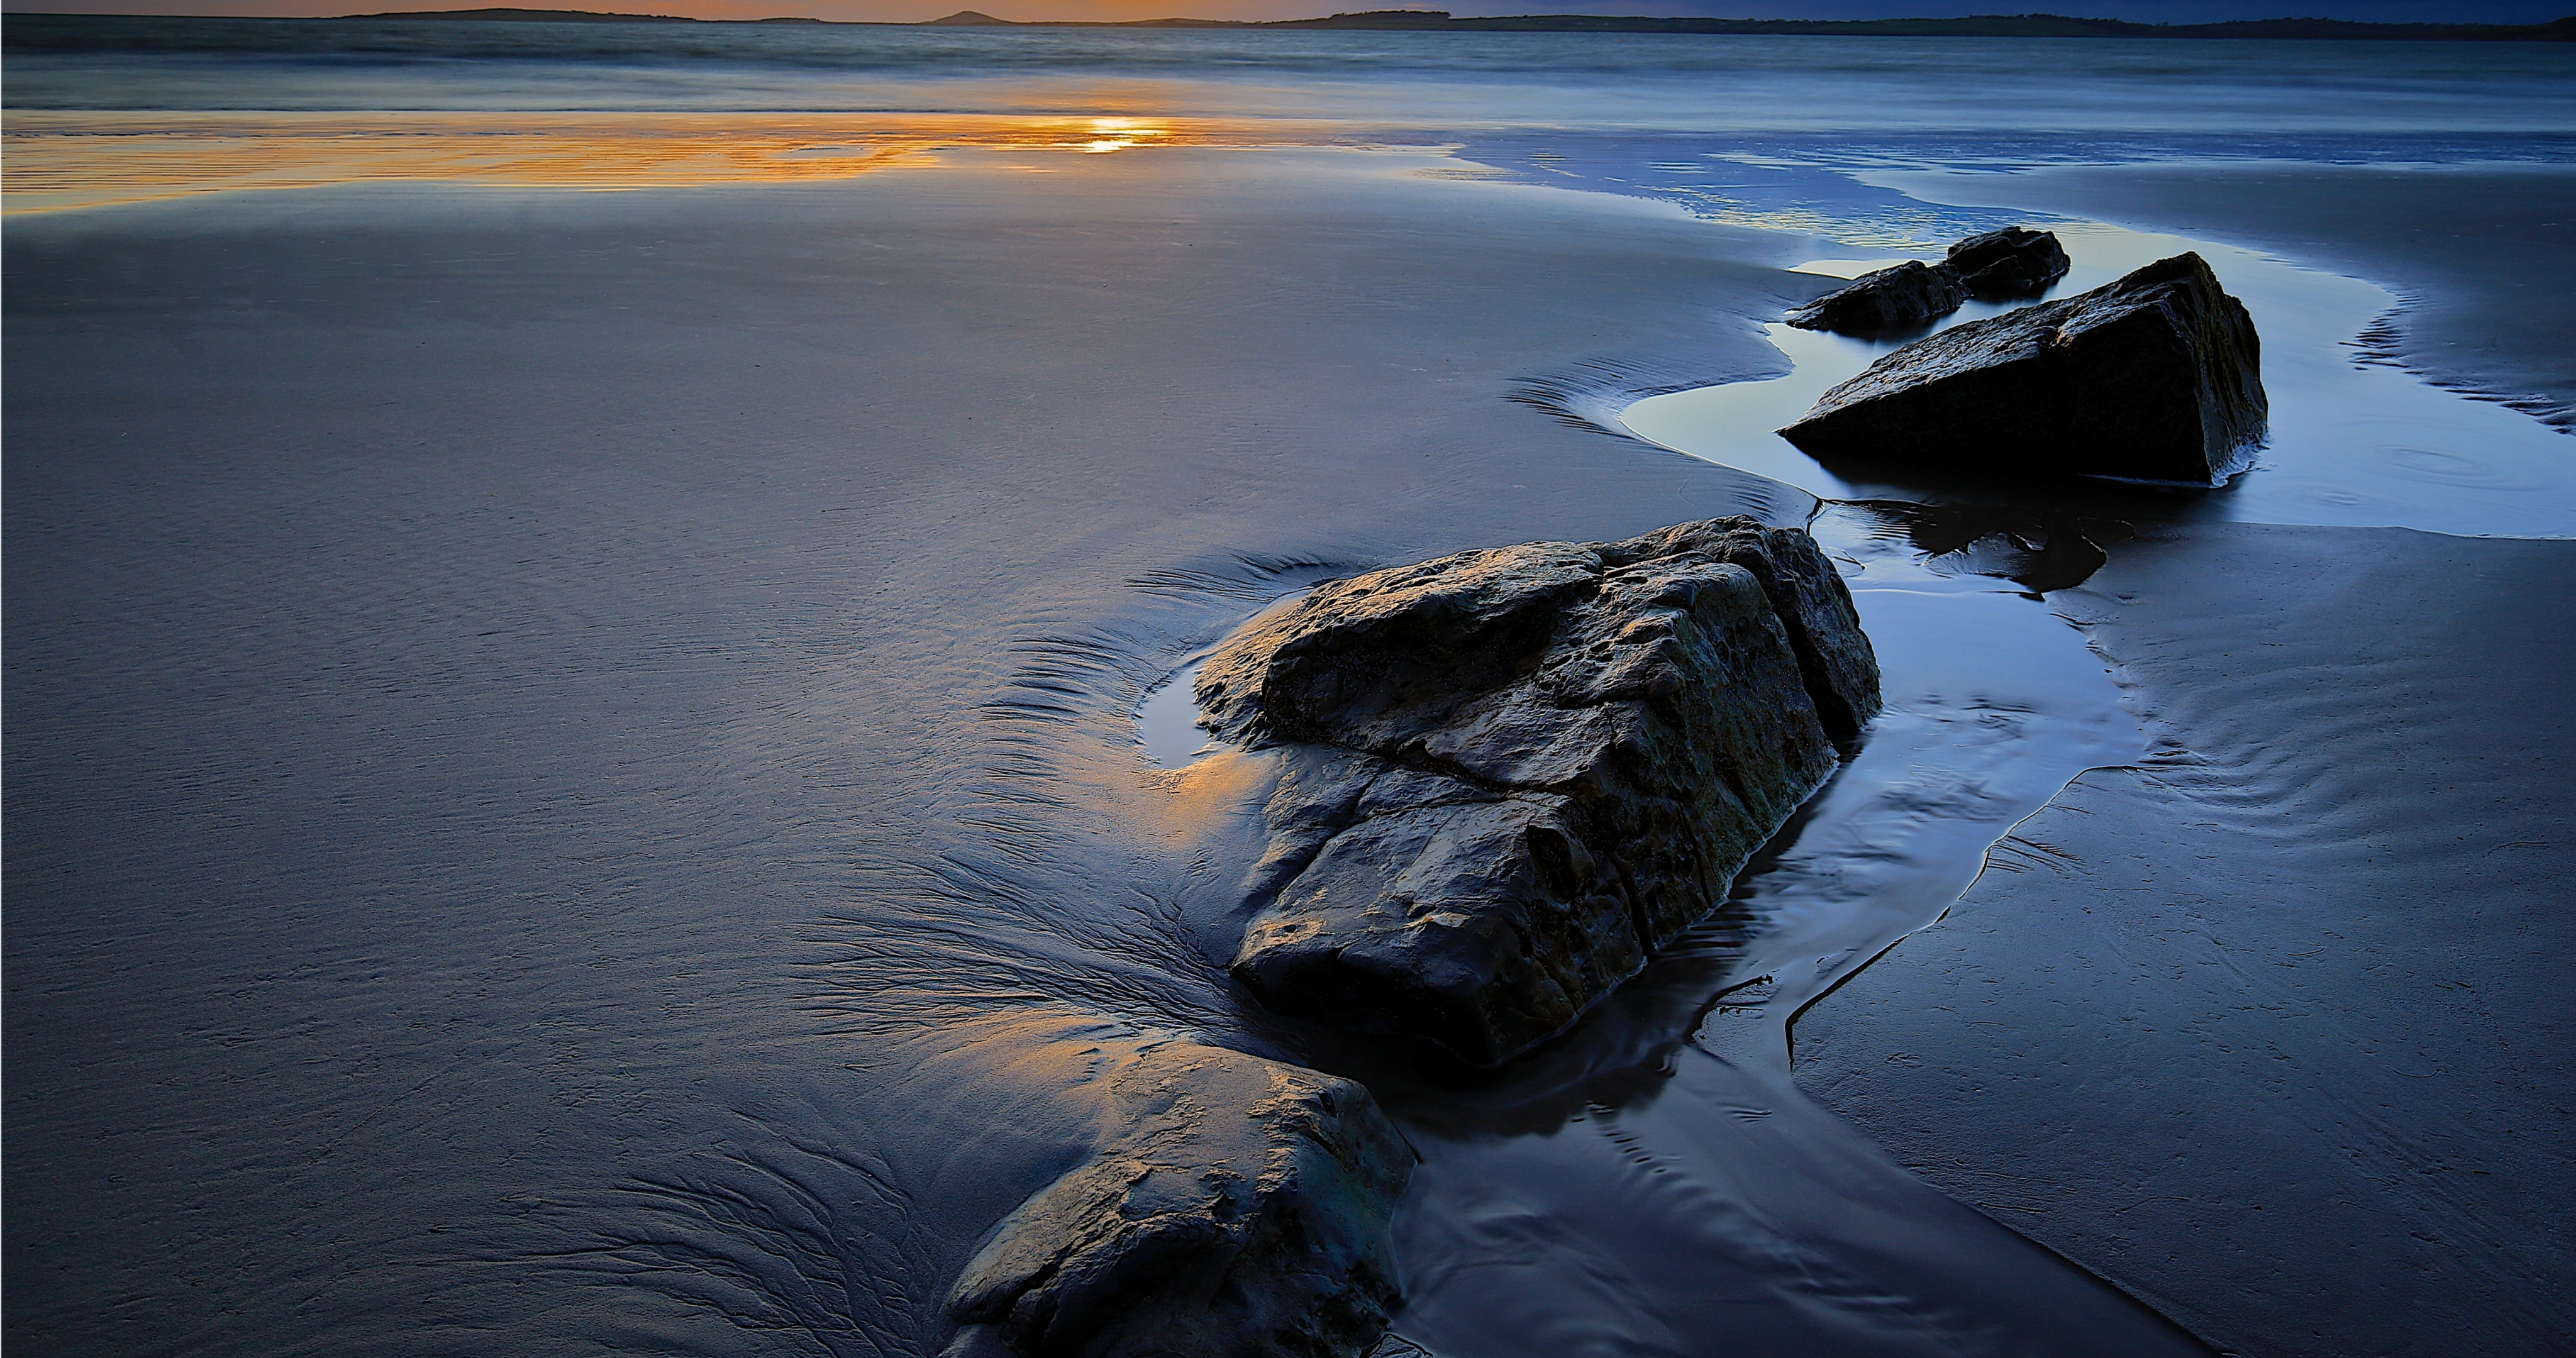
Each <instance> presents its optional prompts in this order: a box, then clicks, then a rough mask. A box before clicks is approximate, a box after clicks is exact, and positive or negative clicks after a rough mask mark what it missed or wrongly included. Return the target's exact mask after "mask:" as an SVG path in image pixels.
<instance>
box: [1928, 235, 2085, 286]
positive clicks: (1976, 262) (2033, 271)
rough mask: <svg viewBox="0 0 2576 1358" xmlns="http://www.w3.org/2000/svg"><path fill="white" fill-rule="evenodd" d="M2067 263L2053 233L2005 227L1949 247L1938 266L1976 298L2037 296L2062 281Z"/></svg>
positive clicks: (2063, 250) (2061, 247)
mask: <svg viewBox="0 0 2576 1358" xmlns="http://www.w3.org/2000/svg"><path fill="white" fill-rule="evenodd" d="M2070 263H2071V261H2069V260H2068V259H2067V258H2066V247H2065V246H2063V245H2060V244H2058V243H2057V237H2056V236H2055V235H2054V234H2053V233H2050V232H2047V231H2033V230H2031V229H2030V228H2029V227H2026V226H2007V227H2005V228H2004V229H2003V230H2001V231H1989V232H1986V233H1985V234H1983V235H1980V236H1970V237H1968V238H1967V239H1966V240H1963V241H1961V242H1959V243H1958V244H1956V245H1953V246H1951V247H1950V253H1949V256H1948V257H1947V258H1945V259H1943V260H1942V261H1941V267H1942V269H1943V271H1944V272H1946V273H1948V274H1949V275H1950V276H1951V277H1953V278H1955V279H1957V280H1958V281H1959V286H1961V287H1962V288H1965V289H1966V290H1967V291H1968V292H1969V293H1971V294H1973V295H1975V296H1978V297H1986V298H2002V297H2036V296H2038V295H2039V294H2040V293H2042V292H2045V291H2047V290H2048V285H2049V284H2051V283H2054V282H2056V281H2057V280H2059V279H2061V278H2064V277H2065V276H2066V270H2067V267H2068V265H2069V264H2070Z"/></svg>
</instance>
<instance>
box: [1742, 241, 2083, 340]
mask: <svg viewBox="0 0 2576 1358" xmlns="http://www.w3.org/2000/svg"><path fill="white" fill-rule="evenodd" d="M2061 272H2062V270H2061ZM1967 299H1968V290H1967V289H1966V288H1965V287H1963V286H1961V284H1960V282H1959V278H1958V276H1957V275H1956V274H1954V273H1952V272H1951V271H1950V270H1949V269H1947V268H1945V267H1942V266H1939V265H1931V264H1925V263H1924V262H1922V261H1921V260H1916V259H1909V260H1907V261H1905V262H1904V263H1902V264H1899V265H1896V266H1894V267H1892V268H1886V269H1878V270H1875V271H1873V272H1870V273H1865V274H1862V275H1861V276H1860V277H1859V278H1857V279H1855V280H1853V282H1852V285H1851V286H1850V287H1847V288H1844V289H1842V290H1841V291H1839V292H1829V293H1826V294H1825V295H1824V296H1822V297H1819V298H1817V299H1816V300H1814V301H1812V302H1809V303H1807V304H1806V305H1805V306H1802V307H1800V308H1798V309H1797V310H1795V311H1792V312H1790V313H1789V316H1788V322H1789V324H1791V325H1794V326H1796V327H1798V328H1799V329H1801V330H1832V331H1837V332H1840V333H1842V334H1848V335H1870V334H1876V333H1878V332H1880V331H1883V330H1903V329H1906V328H1907V327H1909V326H1917V325H1922V324H1924V323H1926V322H1928V321H1933V320H1937V319H1939V318H1940V317H1943V316H1947V315H1949V314H1950V313H1951V312H1953V311H1956V310H1958V309H1959V304H1960V303H1961V302H1964V301H1966V300H1967Z"/></svg>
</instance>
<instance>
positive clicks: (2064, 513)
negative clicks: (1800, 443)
mask: <svg viewBox="0 0 2576 1358" xmlns="http://www.w3.org/2000/svg"><path fill="white" fill-rule="evenodd" d="M1846 508H1848V509H1849V510H1850V511H1851V512H1852V513H1855V514H1858V515H1862V516H1864V517H1866V518H1869V519H1872V520H1876V521H1878V522H1881V523H1885V524H1888V525H1890V526H1893V527H1897V528H1901V529H1903V530H1904V532H1905V535H1906V538H1907V540H1908V541H1910V542H1912V543H1913V544H1914V548H1915V550H1916V551H1919V552H1921V553H1923V554H1924V556H1925V557H1926V558H1928V560H1927V561H1926V563H1925V564H1926V566H1927V567H1928V568H1929V569H1933V570H1938V571H1943V572H1945V573H1949V572H1957V573H1962V574H1972V575H1990V576H1994V577H1996V578H1998V579H2003V580H2010V581H2013V582H2014V583H2016V584H2018V585H2020V586H2021V587H2022V588H2023V589H2025V590H2028V591H2029V592H2030V593H2031V594H2032V595H2034V596H2037V595H2041V594H2046V593H2048V592H2049V591H2051V590H2058V589H2073V588H2075V587H2076V586H2077V585H2080V584H2083V583H2084V582H2085V581H2087V580H2090V579H2092V578H2093V573H2094V572H2095V571H2098V570H2100V569H2102V567H2103V565H2104V564H2105V563H2107V562H2108V561H2109V560H2110V559H2111V558H2110V555H2109V553H2108V552H2107V551H2106V550H2105V549H2106V548H2107V547H2108V546H2109V545H2110V544H2112V543H2117V542H2126V541H2128V540H2129V539H2131V538H2133V537H2136V536H2137V530H2136V529H2135V528H2133V527H2131V526H2130V525H2129V524H2128V523H2127V522H2126V521H2125V520H2121V519H2113V518H2101V517H2096V516H2094V515H2090V514H2082V513H2076V512H2073V511H2069V510H2065V509H2053V508H2033V507H2030V506H2025V505H1989V504H1916V503H1914V502H1912V501H1910V500H1854V501H1849V502H1847V504H1846Z"/></svg>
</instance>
